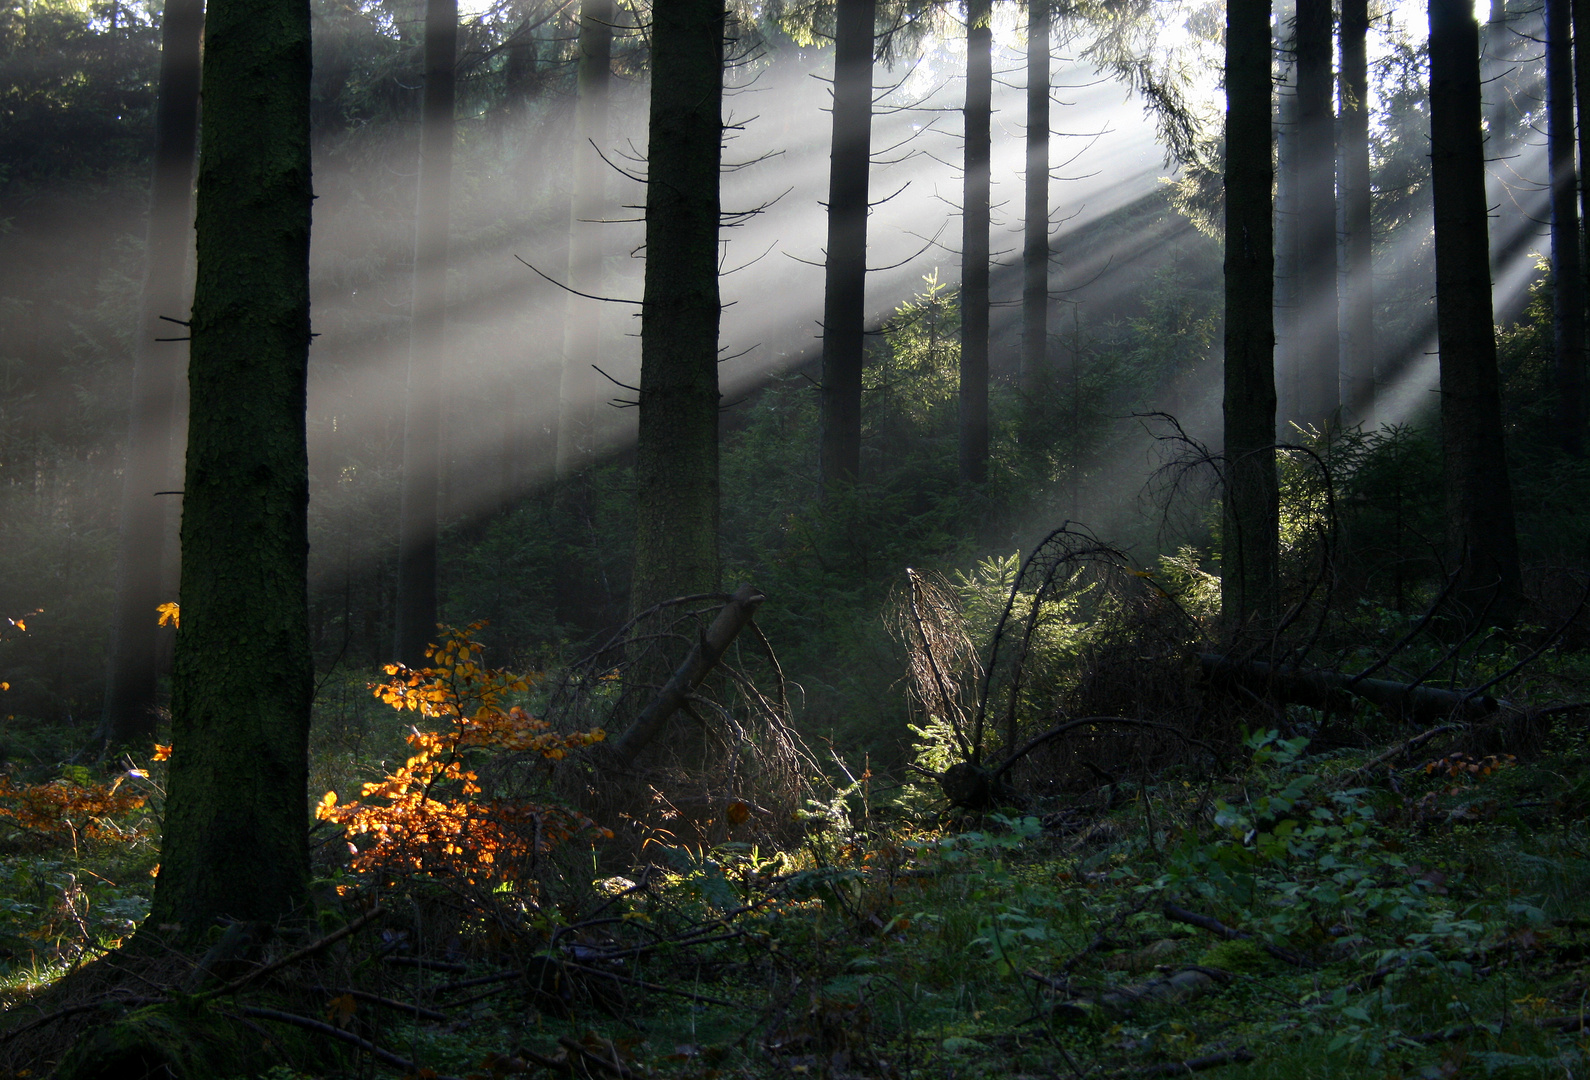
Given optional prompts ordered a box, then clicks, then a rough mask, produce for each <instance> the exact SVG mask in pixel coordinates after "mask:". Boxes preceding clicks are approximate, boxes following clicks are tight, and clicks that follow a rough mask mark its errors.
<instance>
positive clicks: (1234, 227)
mask: <svg viewBox="0 0 1590 1080" xmlns="http://www.w3.org/2000/svg"><path fill="white" fill-rule="evenodd" d="M1270 101H1271V95H1270V6H1269V4H1268V3H1267V2H1266V0H1230V3H1228V4H1227V6H1226V230H1225V242H1226V265H1225V270H1226V325H1225V399H1224V401H1225V404H1224V412H1225V475H1224V481H1225V483H1224V496H1225V498H1224V526H1223V529H1224V534H1223V536H1222V549H1221V558H1220V563H1221V589H1220V598H1221V604H1222V613H1223V616H1224V620H1225V623H1226V627H1227V633H1228V634H1232V635H1235V634H1239V633H1241V634H1249V633H1255V632H1262V631H1263V630H1265V629H1266V628H1267V627H1268V626H1269V625H1270V624H1271V622H1272V621H1273V619H1274V615H1275V608H1276V565H1277V560H1278V545H1279V541H1278V539H1277V536H1278V530H1279V526H1278V518H1277V514H1278V508H1277V507H1278V504H1277V492H1276V473H1275V451H1274V450H1273V449H1272V446H1273V444H1274V441H1275V324H1274V311H1273V308H1272V302H1273V290H1274V287H1275V280H1274V273H1275V255H1274V250H1273V248H1272V246H1271V244H1272V242H1273V239H1274V233H1273V222H1272V218H1271V213H1272V210H1271V194H1270V185H1271V182H1272V180H1273V175H1272V174H1273V171H1274V170H1273V168H1272V166H1271V163H1270Z"/></svg>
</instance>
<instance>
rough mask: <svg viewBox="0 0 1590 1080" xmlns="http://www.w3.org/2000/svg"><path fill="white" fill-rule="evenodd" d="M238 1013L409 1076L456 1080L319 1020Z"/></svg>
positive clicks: (258, 1011)
mask: <svg viewBox="0 0 1590 1080" xmlns="http://www.w3.org/2000/svg"><path fill="white" fill-rule="evenodd" d="M238 1012H239V1013H241V1014H242V1015H243V1016H253V1017H256V1018H258V1019H260V1020H274V1021H276V1022H277V1023H278V1024H291V1025H292V1026H293V1027H298V1028H303V1029H304V1030H305V1031H313V1032H315V1033H316V1034H318V1035H324V1036H326V1037H327V1038H329V1039H336V1040H338V1041H339V1042H345V1043H347V1044H348V1045H349V1046H356V1047H358V1048H359V1049H360V1050H363V1051H364V1052H365V1053H367V1054H369V1055H370V1056H371V1057H373V1058H375V1059H376V1060H377V1061H379V1062H382V1063H383V1064H386V1065H390V1066H392V1067H393V1068H394V1069H402V1070H403V1071H404V1073H406V1074H407V1075H409V1076H420V1075H424V1074H429V1075H431V1076H434V1077H435V1080H458V1078H457V1077H452V1076H436V1074H435V1073H432V1072H430V1070H429V1069H427V1070H425V1073H424V1074H422V1073H421V1071H420V1067H419V1066H418V1065H416V1064H414V1062H412V1061H410V1060H408V1059H407V1058H401V1057H398V1056H397V1055H396V1054H394V1053H392V1051H390V1050H383V1049H382V1048H381V1047H379V1046H377V1045H376V1044H375V1043H373V1042H371V1041H370V1040H369V1039H361V1038H360V1037H359V1036H357V1035H355V1034H354V1033H353V1032H351V1031H343V1030H342V1029H341V1028H339V1027H333V1026H332V1025H330V1024H327V1023H325V1022H323V1021H320V1020H312V1019H310V1018H309V1017H307V1016H299V1015H298V1014H297V1013H290V1012H282V1011H281V1010H280V1009H262V1008H259V1007H258V1006H255V1005H247V1006H244V1007H242V1008H240V1009H239V1010H238Z"/></svg>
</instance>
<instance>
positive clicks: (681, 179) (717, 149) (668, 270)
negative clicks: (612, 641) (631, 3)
mask: <svg viewBox="0 0 1590 1080" xmlns="http://www.w3.org/2000/svg"><path fill="white" fill-rule="evenodd" d="M723 33H724V6H723V0H674V2H672V3H667V4H659V5H658V6H657V7H656V8H654V9H653V23H652V76H651V116H650V133H651V134H650V149H649V150H648V156H649V161H650V170H649V172H650V175H649V182H648V186H647V193H646V279H645V296H644V303H643V306H642V309H641V331H640V335H641V372H640V432H639V438H638V441H637V444H636V449H635V481H636V488H637V498H636V503H637V506H636V510H637V515H636V517H637V520H636V529H635V568H634V580H633V583H632V586H631V589H630V609H631V610H632V611H644V610H645V609H646V608H648V607H650V606H651V605H652V604H654V603H656V602H657V601H659V600H663V599H666V598H667V597H670V596H680V595H683V594H686V593H695V592H713V591H715V590H716V589H717V584H718V319H719V315H720V304H719V295H718V214H719V202H718V169H719V164H720V162H721V160H722V136H723Z"/></svg>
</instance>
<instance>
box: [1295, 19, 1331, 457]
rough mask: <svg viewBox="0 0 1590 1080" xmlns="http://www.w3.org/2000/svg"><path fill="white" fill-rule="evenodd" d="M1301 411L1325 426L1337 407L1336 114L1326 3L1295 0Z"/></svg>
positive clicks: (1308, 418)
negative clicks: (1333, 102)
mask: <svg viewBox="0 0 1590 1080" xmlns="http://www.w3.org/2000/svg"><path fill="white" fill-rule="evenodd" d="M1296 47H1297V128H1298V146H1297V150H1298V163H1297V211H1298V256H1299V258H1298V292H1299V298H1298V299H1299V304H1300V314H1301V316H1302V323H1301V331H1302V332H1301V333H1300V334H1299V336H1298V363H1299V368H1298V389H1299V394H1300V396H1301V399H1302V400H1301V401H1300V402H1299V406H1300V408H1299V413H1300V415H1301V416H1302V418H1303V420H1304V422H1306V423H1309V424H1314V425H1317V426H1320V427H1324V426H1325V424H1327V423H1328V422H1329V421H1330V419H1331V416H1332V414H1333V413H1335V411H1336V406H1337V405H1338V404H1339V396H1338V388H1337V379H1338V371H1337V369H1338V367H1339V364H1340V351H1341V350H1340V333H1339V330H1338V326H1337V298H1336V131H1335V127H1336V116H1335V109H1334V108H1333V105H1332V101H1333V98H1334V94H1333V91H1334V89H1335V87H1334V79H1333V78H1332V77H1331V3H1330V0H1298V2H1297V46H1296Z"/></svg>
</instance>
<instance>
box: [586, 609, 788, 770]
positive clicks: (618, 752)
mask: <svg viewBox="0 0 1590 1080" xmlns="http://www.w3.org/2000/svg"><path fill="white" fill-rule="evenodd" d="M766 599H767V597H765V596H763V595H762V593H761V592H759V591H758V590H757V589H756V588H755V587H754V586H751V585H749V584H747V585H741V586H740V587H739V588H738V589H737V590H735V593H734V595H733V596H731V597H729V602H728V603H727V604H724V605H723V610H722V611H720V612H718V617H717V618H716V619H713V620H712V625H711V626H709V627H707V632H706V633H705V634H702V635H701V637H700V639H699V640H698V641H697V642H696V643H695V645H694V646H692V647H691V649H690V654H689V655H688V656H686V657H685V660H684V663H682V664H680V665H679V667H678V669H677V670H675V671H674V673H673V675H672V676H671V677H670V678H669V680H668V681H667V683H665V684H664V685H663V688H662V689H661V690H659V691H658V692H657V696H656V697H655V698H653V699H652V701H651V704H649V705H647V706H646V707H645V708H644V709H642V710H641V712H640V715H639V716H637V717H635V719H634V722H632V723H631V724H630V725H629V727H628V728H626V729H625V730H624V733H623V734H622V735H620V736H619V737H618V738H617V739H615V740H614V741H613V742H612V743H611V744H609V746H608V748H607V753H608V756H610V757H613V758H614V759H616V760H617V761H618V762H619V763H620V764H622V765H630V764H633V763H634V760H635V758H636V757H637V756H638V755H639V754H640V752H641V751H642V750H643V749H645V748H646V746H647V745H648V744H649V743H651V741H652V740H653V739H655V738H656V737H657V736H658V735H660V734H662V731H663V728H664V727H665V726H666V725H667V723H668V718H669V717H671V716H673V714H674V713H676V712H678V711H679V707H680V706H681V705H683V704H684V703H685V699H686V698H688V697H689V696H690V694H691V692H692V691H693V690H695V688H696V687H698V686H700V685H701V680H703V679H705V678H706V677H707V673H708V672H709V671H711V670H712V669H713V668H714V667H716V666H717V663H718V661H719V660H721V659H723V654H724V653H725V652H727V651H728V649H729V646H730V645H731V644H733V642H734V639H735V637H736V636H737V635H738V634H739V633H740V631H741V630H742V629H743V628H744V627H745V624H746V623H748V622H750V621H751V618H752V616H754V615H755V614H756V609H757V608H758V607H760V606H761V604H762V601H763V600H766Z"/></svg>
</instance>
